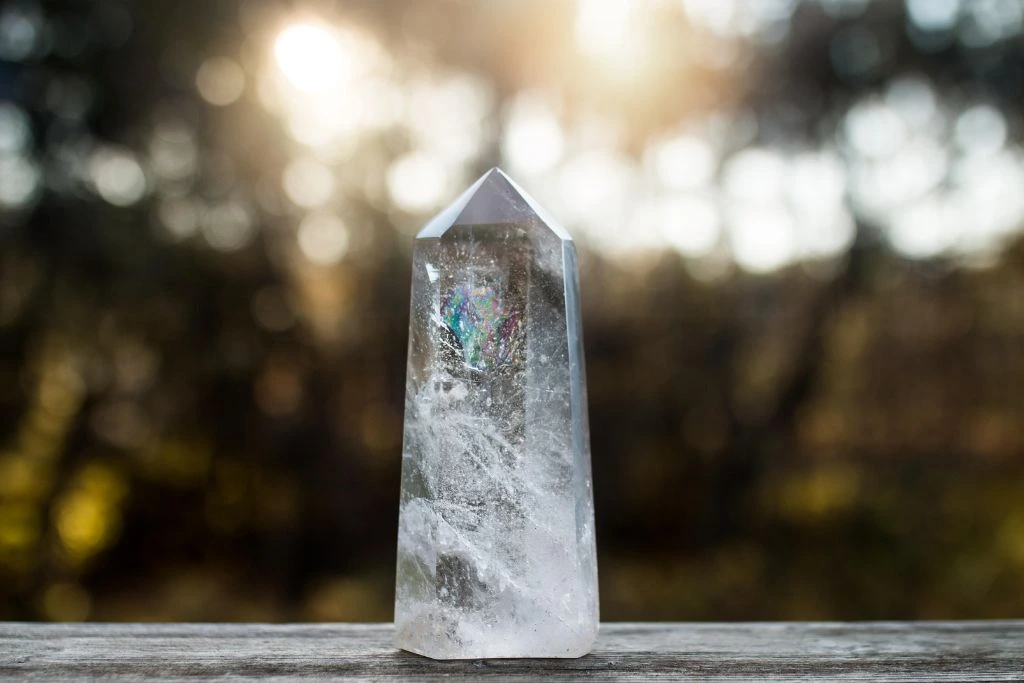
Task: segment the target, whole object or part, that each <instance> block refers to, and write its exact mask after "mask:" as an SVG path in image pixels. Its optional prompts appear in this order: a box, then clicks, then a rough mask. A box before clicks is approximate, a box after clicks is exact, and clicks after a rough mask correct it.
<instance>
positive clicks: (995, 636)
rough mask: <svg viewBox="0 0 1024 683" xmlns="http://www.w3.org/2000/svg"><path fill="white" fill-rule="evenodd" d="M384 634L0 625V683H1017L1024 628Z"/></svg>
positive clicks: (644, 627)
mask: <svg viewBox="0 0 1024 683" xmlns="http://www.w3.org/2000/svg"><path fill="white" fill-rule="evenodd" d="M391 632H392V629H391V626H390V625H386V624H336V625H308V624H296V625H263V624H259V625H256V624H16V623H7V624H2V623H0V676H4V677H17V678H24V679H34V680H79V679H82V678H116V677H125V678H141V677H157V678H165V679H183V678H197V677H202V678H207V677H226V678H311V679H327V678H349V679H363V680H381V679H389V680H397V679H410V680H427V679H435V678H450V677H453V676H460V675H465V676H467V677H469V678H473V679H478V678H479V679H488V680H538V679H541V678H543V679H544V680H555V681H560V680H576V679H582V678H587V679H592V680H651V679H659V678H660V679H666V680H667V679H671V680H685V679H700V680H807V679H814V678H819V679H823V680H878V681H917V680H927V681H936V680H956V681H995V680H1024V621H977V622H878V623H758V624H670V623H650V624H628V623H621V624H605V625H603V626H602V629H601V637H600V640H599V642H598V645H597V648H596V649H595V651H594V653H593V654H591V655H589V656H587V657H583V658H581V659H573V660H486V661H457V662H438V661H433V660H430V659H426V658H424V657H419V656H417V655H412V654H408V653H404V652H400V651H398V650H395V649H394V647H392V645H391Z"/></svg>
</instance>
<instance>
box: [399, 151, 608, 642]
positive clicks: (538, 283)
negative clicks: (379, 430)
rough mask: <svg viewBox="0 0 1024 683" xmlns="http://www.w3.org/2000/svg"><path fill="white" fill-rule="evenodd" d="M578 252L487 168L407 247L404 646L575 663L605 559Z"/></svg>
mask: <svg viewBox="0 0 1024 683" xmlns="http://www.w3.org/2000/svg"><path fill="white" fill-rule="evenodd" d="M578 282H579V276H578V268H577V265H576V250H575V246H574V245H573V242H572V239H571V238H570V237H569V235H568V234H567V233H566V232H565V231H564V230H562V229H561V228H560V227H558V226H557V225H556V224H555V223H554V222H553V221H551V220H550V219H546V215H545V214H544V212H543V210H542V209H540V208H539V207H538V206H537V205H536V204H535V202H533V200H532V199H530V198H529V197H528V196H527V195H526V194H525V193H524V192H523V191H522V190H521V189H519V188H518V186H516V185H515V183H513V182H512V181H511V180H510V179H509V178H508V177H507V176H505V174H504V173H502V172H501V171H499V170H497V169H492V170H491V171H489V172H488V173H487V174H485V175H484V176H483V177H482V178H480V179H479V180H478V181H477V182H476V183H475V184H474V185H473V186H472V187H470V188H469V189H468V190H467V191H466V192H465V193H464V194H463V195H462V196H461V197H459V199H457V200H456V201H455V203H453V204H452V205H451V206H449V207H448V208H447V209H445V211H443V212H442V213H441V214H440V215H439V216H438V217H437V218H435V219H434V220H433V221H431V222H430V223H429V224H427V226H426V227H425V228H424V229H423V230H422V231H421V232H420V234H419V235H418V236H417V238H416V244H415V249H414V254H413V284H412V306H411V319H410V339H409V365H408V376H407V384H406V404H405V438H404V447H403V454H402V496H401V510H400V522H399V533H398V577H397V584H396V596H395V626H396V636H395V637H396V644H397V645H398V647H400V648H403V649H405V650H410V651H412V652H417V653H419V654H423V655H426V656H428V657H434V658H436V659H476V658H487V657H579V656H582V655H584V654H586V653H587V652H589V651H590V649H591V647H592V646H593V643H594V639H595V638H596V636H597V627H598V600H597V559H596V554H595V545H594V509H593V496H592V491H591V477H590V441H589V430H588V426H587V412H586V380H585V376H584V368H583V344H582V337H581V329H580V307H579V284H578Z"/></svg>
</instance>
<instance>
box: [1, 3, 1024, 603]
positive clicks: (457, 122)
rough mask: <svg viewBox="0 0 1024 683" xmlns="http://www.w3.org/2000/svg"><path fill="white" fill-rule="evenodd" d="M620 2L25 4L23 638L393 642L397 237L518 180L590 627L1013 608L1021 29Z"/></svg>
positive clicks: (1018, 531) (4, 98) (17, 122)
mask: <svg viewBox="0 0 1024 683" xmlns="http://www.w3.org/2000/svg"><path fill="white" fill-rule="evenodd" d="M616 7H617V4H616V3H613V2H610V1H608V2H605V0H589V1H588V0H579V2H578V3H577V2H569V1H567V0H566V1H564V2H563V1H559V2H547V1H541V0H523V1H521V2H516V3H499V2H457V1H455V0H446V1H438V2H430V3H417V2H401V1H399V0H386V1H376V2H369V1H360V0H347V1H344V2H342V1H340V0H339V1H337V2H328V1H326V0H325V1H323V2H314V1H310V2H306V3H299V2H274V3H271V2H267V3H262V2H261V3H255V2H240V1H238V0H208V1H204V2H193V3H182V2H169V1H163V0H161V1H147V2H142V1H141V0H140V1H137V2H128V1H122V0H95V1H91V2H87V1H85V0H77V1H72V0H65V1H61V2H58V1H54V2H46V3H39V2H35V1H34V0H13V1H12V2H7V3H5V4H4V5H3V7H2V8H0V349H2V351H3V353H2V355H0V618H5V619H47V620H81V619H95V620H296V621H301V620H387V619H390V617H391V599H392V594H393V585H392V584H393V562H394V544H395V535H396V524H397V495H398V473H399V466H400V454H401V423H402V414H401V411H402V404H403V391H404V372H405V353H406V341H407V336H406V335H407V320H408V316H407V313H408V310H407V308H408V286H409V256H410V248H411V238H412V235H413V234H414V232H415V230H416V229H417V228H418V226H419V225H421V224H422V223H423V222H425V220H426V219H427V218H428V217H429V215H430V214H431V213H432V212H434V211H436V210H437V209H438V208H440V206H442V205H443V204H444V203H445V202H447V201H449V200H450V199H451V198H453V197H454V196H456V194H457V193H458V192H459V191H460V190H461V189H462V187H464V186H466V185H468V184H469V183H470V182H471V181H472V180H473V179H474V178H475V177H476V176H477V175H478V174H479V173H481V172H483V171H484V170H486V169H487V168H488V167H490V166H492V165H496V164H501V165H502V166H504V167H505V168H506V169H507V170H509V172H510V173H511V174H512V175H513V176H514V177H516V178H517V179H518V180H519V181H520V182H521V183H522V184H523V185H524V186H526V187H527V189H528V190H530V191H531V192H533V193H534V194H535V195H536V196H537V197H538V199H540V200H541V202H542V203H544V204H546V205H547V206H548V207H549V208H550V209H551V210H552V212H553V213H555V214H556V215H559V216H560V217H562V218H563V219H564V220H565V222H566V224H567V226H568V227H569V229H570V230H571V231H573V232H574V233H575V234H576V235H577V237H578V241H579V244H580V249H581V257H582V263H583V275H582V280H583V292H584V309H585V310H584V314H585V335H586V345H587V346H586V348H587V363H588V374H589V382H590V384H589V391H590V416H591V428H592V437H593V464H594V478H595V491H596V505H597V523H598V542H599V553H600V574H601V600H602V616H603V618H605V619H607V620H621V619H677V620H681V619H854V618H872V619H874V618H981V617H1020V616H1022V615H1024V454H1022V448H1024V427H1022V424H1024V423H1022V417H1024V415H1022V410H1024V408H1022V406H1024V383H1022V379H1024V344H1022V341H1024V297H1022V292H1024V243H1022V241H1021V239H1020V237H1019V235H1020V228H1021V227H1022V225H1024V203H1022V193H1021V187H1024V185H1022V183H1024V151H1022V149H1021V147H1020V144H1019V138H1020V131H1021V120H1020V117H1021V102H1024V42H1022V41H1021V35H1020V32H1021V27H1022V22H1024V4H1022V3H1021V2H1019V1H1018V0H972V1H968V0H934V1H930V0H908V2H906V3H904V2H898V1H895V0H894V1H892V2H885V1H875V2H869V1H867V0H814V1H811V0H808V1H806V2H794V1H790V0H763V1H762V0H748V1H746V2H744V1H742V0H734V1H726V0H721V1H720V2H719V1H715V0H707V1H704V2H700V1H696V0H685V1H683V0H679V1H676V0H636V1H635V2H632V3H623V5H622V7H626V8H627V9H624V10H622V11H621V12H620V11H619V10H618V9H616ZM289 31H291V33H289Z"/></svg>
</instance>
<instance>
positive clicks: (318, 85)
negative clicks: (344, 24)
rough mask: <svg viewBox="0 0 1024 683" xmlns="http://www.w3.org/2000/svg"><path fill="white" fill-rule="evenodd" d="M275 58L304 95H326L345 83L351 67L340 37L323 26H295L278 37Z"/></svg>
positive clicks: (287, 76)
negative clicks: (317, 93)
mask: <svg viewBox="0 0 1024 683" xmlns="http://www.w3.org/2000/svg"><path fill="white" fill-rule="evenodd" d="M274 56H275V57H276V58H277V64H278V66H279V67H280V69H281V73H283V74H284V76H285V78H287V79H288V81H289V82H290V83H291V84H292V85H294V86H295V87H296V88H298V89H299V90H302V91H304V92H322V91H324V90H328V89H331V88H333V87H335V86H336V85H337V84H338V83H339V82H340V81H342V80H344V79H345V77H346V76H347V75H348V72H349V71H350V68H351V60H350V58H349V55H347V54H346V53H345V51H344V50H342V46H341V43H340V41H339V40H338V36H337V34H336V33H335V32H334V31H333V30H331V29H330V28H328V27H327V26H324V25H322V24H313V23H303V24H293V25H291V26H289V27H287V28H285V29H284V30H283V31H281V33H280V35H278V37H277V40H276V41H275V42H274Z"/></svg>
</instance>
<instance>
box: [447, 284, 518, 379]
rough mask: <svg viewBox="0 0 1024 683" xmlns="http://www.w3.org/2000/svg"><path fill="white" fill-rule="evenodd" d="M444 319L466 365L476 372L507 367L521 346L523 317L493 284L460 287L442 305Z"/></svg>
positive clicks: (456, 287)
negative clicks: (505, 302) (505, 301)
mask: <svg viewBox="0 0 1024 683" xmlns="http://www.w3.org/2000/svg"><path fill="white" fill-rule="evenodd" d="M441 316H442V319H443V321H444V324H445V325H446V326H447V327H448V329H449V330H451V332H452V334H453V335H454V336H455V338H456V339H458V340H459V345H460V346H461V348H462V354H463V357H464V359H465V362H466V365H468V366H470V367H472V368H474V369H476V370H487V369H490V368H495V367H499V366H501V365H505V364H507V363H508V362H509V361H511V360H513V359H514V357H515V353H516V352H517V350H518V348H519V347H520V346H521V343H520V340H521V339H522V335H521V334H520V324H521V320H522V318H521V315H520V314H519V312H518V311H517V310H516V309H515V307H512V306H506V305H504V303H503V301H502V297H501V294H500V292H499V290H498V289H497V288H495V287H493V286H491V285H474V284H470V283H465V282H463V283H459V284H457V285H456V286H455V287H454V289H453V290H452V292H451V293H450V294H449V295H448V296H447V297H446V298H445V300H444V302H443V303H442V304H441Z"/></svg>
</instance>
